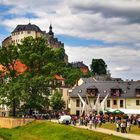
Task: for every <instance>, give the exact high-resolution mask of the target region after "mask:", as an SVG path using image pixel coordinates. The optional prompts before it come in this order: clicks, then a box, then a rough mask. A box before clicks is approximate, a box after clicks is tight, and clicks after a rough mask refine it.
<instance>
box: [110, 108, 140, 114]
mask: <svg viewBox="0 0 140 140" xmlns="http://www.w3.org/2000/svg"><path fill="white" fill-rule="evenodd" d="M115 110H116V109H110V110H109V111H110V112H113V111H115ZM119 110H120V111H122V112H124V114H128V115H129V114H134V115H135V114H140V109H119Z"/></svg>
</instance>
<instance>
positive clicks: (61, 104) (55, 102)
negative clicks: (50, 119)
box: [50, 90, 65, 111]
mask: <svg viewBox="0 0 140 140" xmlns="http://www.w3.org/2000/svg"><path fill="white" fill-rule="evenodd" d="M50 106H51V107H52V108H53V109H54V110H56V111H59V110H62V109H64V108H65V101H64V100H63V99H62V93H60V92H58V91H57V90H56V91H55V92H54V94H53V95H52V96H51V100H50Z"/></svg>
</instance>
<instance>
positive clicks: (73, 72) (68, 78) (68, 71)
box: [62, 67, 83, 87]
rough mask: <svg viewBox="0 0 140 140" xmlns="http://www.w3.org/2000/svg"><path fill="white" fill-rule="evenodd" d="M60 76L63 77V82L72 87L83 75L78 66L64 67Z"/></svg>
mask: <svg viewBox="0 0 140 140" xmlns="http://www.w3.org/2000/svg"><path fill="white" fill-rule="evenodd" d="M62 76H63V77H64V78H65V84H66V85H67V86H69V87H72V86H74V84H75V83H76V81H77V80H79V79H80V78H81V77H83V73H82V72H81V71H80V69H78V68H71V67H66V68H65V69H64V71H63V73H62Z"/></svg>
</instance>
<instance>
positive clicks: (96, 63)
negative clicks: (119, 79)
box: [90, 59, 107, 75]
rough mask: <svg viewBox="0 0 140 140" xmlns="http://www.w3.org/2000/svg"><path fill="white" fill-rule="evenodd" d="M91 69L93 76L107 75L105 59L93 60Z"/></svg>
mask: <svg viewBox="0 0 140 140" xmlns="http://www.w3.org/2000/svg"><path fill="white" fill-rule="evenodd" d="M90 68H91V72H92V74H93V75H104V74H105V75H106V74H107V65H106V63H105V61H104V60H103V59H92V63H91V65H90Z"/></svg>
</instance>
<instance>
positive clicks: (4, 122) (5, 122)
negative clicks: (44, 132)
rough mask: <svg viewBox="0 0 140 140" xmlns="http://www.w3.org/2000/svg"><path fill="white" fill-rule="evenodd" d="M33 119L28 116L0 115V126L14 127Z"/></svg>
mask: <svg viewBox="0 0 140 140" xmlns="http://www.w3.org/2000/svg"><path fill="white" fill-rule="evenodd" d="M33 120H34V119H30V118H5V117H0V128H14V127H17V126H23V125H26V124H27V123H29V122H32V121H33Z"/></svg>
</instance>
